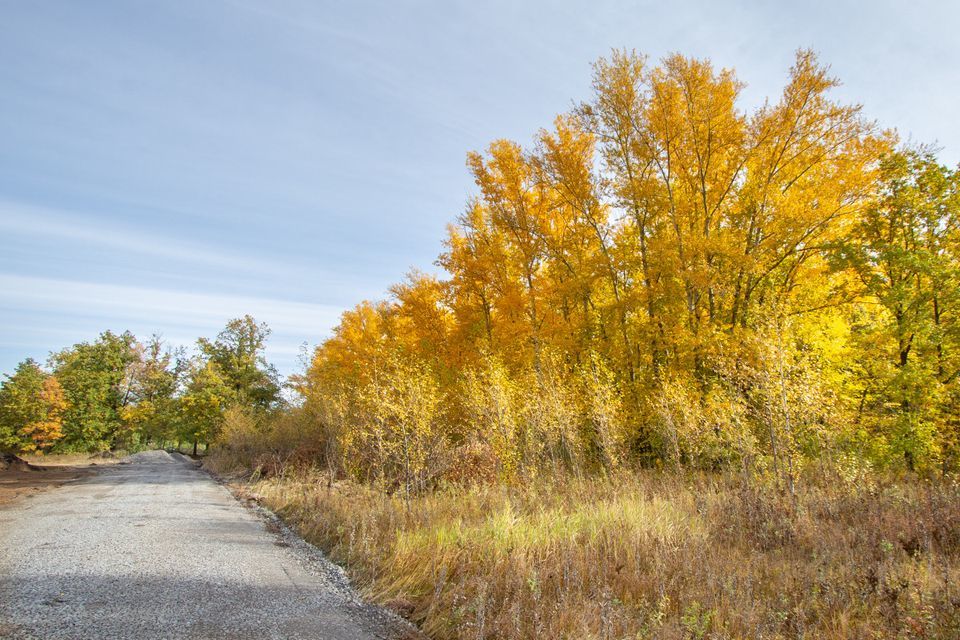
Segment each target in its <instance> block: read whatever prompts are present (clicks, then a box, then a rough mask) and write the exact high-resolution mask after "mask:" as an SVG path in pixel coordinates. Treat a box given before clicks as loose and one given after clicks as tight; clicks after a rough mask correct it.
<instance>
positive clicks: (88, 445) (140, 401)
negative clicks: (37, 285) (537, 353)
mask: <svg viewBox="0 0 960 640" xmlns="http://www.w3.org/2000/svg"><path fill="white" fill-rule="evenodd" d="M268 336H269V328H268V327H267V326H266V325H265V324H263V323H257V322H256V321H255V320H254V319H253V318H251V317H250V316H245V317H243V318H239V319H236V320H232V321H230V322H229V323H227V325H226V327H225V328H224V329H223V331H221V332H220V333H219V335H218V336H217V337H216V338H215V339H214V340H208V339H206V338H201V339H200V340H198V342H197V349H196V353H195V354H194V355H193V356H188V355H187V353H186V350H185V349H183V348H172V347H170V346H169V345H167V344H165V343H164V341H163V340H162V339H161V338H160V337H159V336H153V337H151V338H150V339H149V340H147V341H146V342H141V341H139V340H137V338H136V337H135V336H134V335H133V334H132V333H130V332H125V333H122V334H119V335H118V334H115V333H113V332H110V331H106V332H104V333H102V334H101V335H100V336H99V337H98V338H97V339H96V340H94V341H91V342H81V343H79V344H75V345H73V346H72V347H69V348H66V349H63V350H61V351H58V352H55V353H53V354H51V356H50V358H49V361H48V369H44V368H43V367H41V365H40V364H39V363H37V362H36V361H34V360H32V359H27V360H25V361H23V362H21V363H20V364H19V365H18V366H17V368H16V371H15V372H14V373H13V374H11V375H7V376H6V379H5V380H4V381H3V384H2V386H0V449H2V450H3V451H7V452H13V453H36V452H49V451H56V452H82V451H101V450H109V449H126V450H131V449H138V448H143V447H147V446H156V447H165V446H173V445H174V444H175V445H176V446H177V447H180V446H181V445H182V444H183V443H187V444H190V445H191V446H192V447H193V452H194V453H195V454H196V452H197V447H198V446H199V445H201V444H202V445H208V444H210V443H211V442H213V441H215V439H216V438H217V436H218V434H219V432H220V429H221V428H222V425H223V423H224V420H225V417H226V415H227V414H228V412H229V411H230V410H238V411H248V412H256V411H261V412H265V411H269V410H271V409H272V408H274V407H276V406H277V404H278V403H279V400H280V382H279V376H278V375H277V372H276V370H275V369H274V368H273V366H272V365H270V364H269V363H267V362H266V360H265V359H264V355H263V350H264V346H265V341H266V339H267V337H268Z"/></svg>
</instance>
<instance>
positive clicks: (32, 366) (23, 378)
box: [0, 359, 67, 453]
mask: <svg viewBox="0 0 960 640" xmlns="http://www.w3.org/2000/svg"><path fill="white" fill-rule="evenodd" d="M6 378H7V379H6V380H5V381H4V382H3V384H2V386H0V450H2V451H4V452H11V453H30V452H35V451H44V450H46V449H49V448H50V447H51V446H52V445H53V444H54V443H56V442H57V441H58V440H59V439H60V438H61V437H62V436H63V433H62V426H63V414H64V412H65V411H66V409H67V401H66V398H65V397H64V393H63V389H62V388H61V387H60V383H59V382H58V381H57V379H56V378H55V377H54V376H51V375H50V374H48V373H47V372H45V371H44V370H43V369H41V368H40V365H38V364H37V363H36V362H34V361H33V360H31V359H27V360H24V361H23V362H21V363H20V364H19V365H18V366H17V370H16V372H15V373H14V374H13V375H12V376H10V375H8V376H6Z"/></svg>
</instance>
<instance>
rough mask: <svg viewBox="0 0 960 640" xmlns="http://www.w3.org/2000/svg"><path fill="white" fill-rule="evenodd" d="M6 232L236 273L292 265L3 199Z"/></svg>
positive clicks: (277, 270)
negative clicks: (217, 268) (229, 270)
mask: <svg viewBox="0 0 960 640" xmlns="http://www.w3.org/2000/svg"><path fill="white" fill-rule="evenodd" d="M0 230H2V231H5V232H7V233H9V234H16V235H19V236H24V237H29V238H47V239H52V240H57V241H65V242H69V243H73V244H74V245H75V246H86V247H97V248H100V249H110V250H112V251H119V252H127V253H131V254H135V255H140V256H151V257H156V258H164V259H168V260H175V261H177V262H179V263H187V264H193V265H204V266H212V267H219V268H224V269H231V270H235V271H242V272H250V271H255V272H258V273H273V274H278V275H279V274H282V273H285V272H288V271H289V269H288V268H286V267H285V266H283V265H280V264H277V263H276V262H270V261H266V260H258V259H255V258H251V257H249V256H242V255H238V254H236V253H232V252H229V251H224V250H223V249H221V248H219V247H212V246H209V245H203V244H199V243H196V242H192V241H189V240H184V239H182V238H175V237H168V236H164V235H162V234H156V233H144V232H143V231H135V230H132V229H126V228H123V227H122V226H120V225H118V224H117V223H111V224H110V225H108V224H106V223H105V222H102V221H100V220H98V219H97V217H96V216H94V215H92V214H90V213H88V212H79V211H67V210H62V209H51V208H48V207H39V206H36V205H32V204H27V203H23V202H16V201H12V200H3V199H0Z"/></svg>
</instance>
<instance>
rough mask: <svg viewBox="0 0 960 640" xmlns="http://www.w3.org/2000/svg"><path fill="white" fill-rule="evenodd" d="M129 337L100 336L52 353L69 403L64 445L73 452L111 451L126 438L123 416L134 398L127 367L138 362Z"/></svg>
mask: <svg viewBox="0 0 960 640" xmlns="http://www.w3.org/2000/svg"><path fill="white" fill-rule="evenodd" d="M136 344H137V342H136V338H134V336H133V334H132V333H130V332H125V333H122V334H120V335H117V334H115V333H113V332H111V331H105V332H104V333H102V334H100V337H99V338H97V340H96V341H94V342H81V343H79V344H76V345H74V346H73V347H71V348H69V349H64V350H63V351H60V352H59V353H55V354H53V356H51V358H50V361H51V364H52V366H53V369H54V374H55V375H56V376H57V379H58V380H59V381H60V384H61V385H62V386H63V389H64V392H65V393H66V396H67V400H68V402H69V404H70V406H69V408H68V409H67V411H66V413H65V414H64V420H63V432H64V438H63V441H62V446H63V447H64V448H67V449H75V450H97V449H108V448H111V447H114V446H116V445H117V444H119V441H120V440H121V439H122V438H123V436H124V429H123V422H122V419H121V411H122V410H123V408H124V407H125V406H127V405H128V404H129V403H130V401H131V399H132V386H131V385H130V380H129V367H130V365H131V364H132V363H134V362H136V361H137V358H138V356H137V350H136Z"/></svg>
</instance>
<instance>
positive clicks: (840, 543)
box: [247, 471, 960, 639]
mask: <svg viewBox="0 0 960 640" xmlns="http://www.w3.org/2000/svg"><path fill="white" fill-rule="evenodd" d="M247 490H249V491H251V492H253V493H254V494H256V495H257V496H258V497H259V499H260V500H262V501H263V502H264V503H265V504H266V505H267V506H269V507H270V508H272V509H274V510H275V511H277V512H278V513H280V514H281V515H282V516H283V517H285V518H286V519H288V520H289V521H291V522H292V523H294V524H295V525H296V526H298V527H299V529H300V530H301V532H302V533H303V534H304V535H305V536H306V537H307V538H308V539H310V540H311V541H313V542H314V543H316V544H318V545H319V546H321V547H322V548H324V549H325V550H327V551H328V552H329V553H330V555H331V556H332V557H333V558H334V560H336V561H337V562H340V563H341V564H343V565H344V566H346V567H347V569H348V571H349V572H350V574H351V575H352V577H353V578H354V580H355V581H356V582H357V583H358V584H359V585H360V586H361V588H362V589H364V591H365V592H366V593H367V594H368V595H369V596H370V597H372V598H373V599H375V600H377V601H379V602H382V603H386V604H388V605H390V606H392V607H394V608H396V609H397V610H398V611H400V612H401V613H403V614H404V615H406V616H408V617H409V618H410V619H412V620H413V621H415V622H417V623H418V624H420V625H421V627H422V628H423V629H424V631H425V632H427V634H428V635H430V636H431V637H434V638H444V639H445V638H450V639H453V638H458V639H460V638H463V639H466V638H471V639H472V638H506V639H510V638H598V639H600V638H602V639H614V638H617V639H619V638H648V637H655V638H837V639H840V638H944V639H946V638H958V637H960V586H957V585H960V488H958V486H957V485H956V484H955V483H951V482H939V483H930V482H927V481H920V480H902V479H901V480H899V481H894V480H893V479H882V478H874V479H872V480H870V481H866V480H864V479H863V477H860V478H858V479H856V480H849V481H848V480H844V479H843V478H842V477H841V476H839V475H837V476H833V475H831V476H830V477H829V479H826V478H819V479H817V478H809V479H807V480H806V481H805V482H802V483H800V485H799V488H798V491H797V493H796V495H795V496H794V497H791V496H789V495H783V494H781V493H779V492H778V491H776V490H775V489H773V488H772V487H768V486H766V485H765V483H764V482H763V481H762V480H760V479H756V478H750V479H745V478H743V477H739V476H720V475H706V474H703V475H681V474H679V473H676V474H675V473H666V472H653V471H651V472H644V473H629V474H628V473H624V474H621V475H617V476H615V477H611V478H608V479H570V478H554V479H542V478H541V479H540V480H538V481H537V482H536V483H533V484H531V485H530V486H524V487H515V488H505V487H502V486H495V485H493V486H491V485H487V486H475V487H470V488H467V487H448V488H441V489H440V490H438V491H434V492H430V493H427V494H424V495H420V496H415V497H413V498H412V499H410V500H406V499H403V498H401V497H393V496H389V495H385V494H384V493H382V492H380V491H376V490H373V489H372V488H369V487H365V486H361V485H357V484H352V483H344V482H340V483H335V484H334V485H333V486H329V485H328V483H327V476H326V475H320V474H318V473H315V472H308V471H302V472H300V473H298V474H293V473H290V472H288V473H287V474H286V475H285V476H284V477H283V478H279V477H273V478H271V479H267V480H261V481H259V482H256V483H253V484H252V485H250V486H248V487H247Z"/></svg>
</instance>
